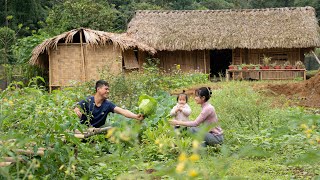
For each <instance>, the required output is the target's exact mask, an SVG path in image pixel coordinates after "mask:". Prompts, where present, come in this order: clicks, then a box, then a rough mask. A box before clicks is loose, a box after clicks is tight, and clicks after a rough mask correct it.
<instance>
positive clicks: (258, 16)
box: [127, 7, 320, 51]
mask: <svg viewBox="0 0 320 180" xmlns="http://www.w3.org/2000/svg"><path fill="white" fill-rule="evenodd" d="M127 32H128V34H129V35H130V36H131V37H133V38H135V39H137V40H138V41H141V42H143V43H145V44H147V45H149V46H151V47H154V48H155V49H157V50H170V51H173V50H195V49H199V50H203V49H233V48H249V49H263V48H307V47H319V46H320V36H319V25H318V22H317V19H316V16H315V10H314V8H312V7H297V8H269V9H244V10H185V11H150V10H146V11H137V12H136V14H135V16H134V17H133V19H132V20H131V22H130V23H129V25H128V31H127Z"/></svg>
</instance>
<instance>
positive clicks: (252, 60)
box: [232, 48, 305, 65]
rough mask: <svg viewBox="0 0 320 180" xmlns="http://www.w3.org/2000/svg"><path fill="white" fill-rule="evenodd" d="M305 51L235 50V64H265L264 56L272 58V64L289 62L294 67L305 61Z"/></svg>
mask: <svg viewBox="0 0 320 180" xmlns="http://www.w3.org/2000/svg"><path fill="white" fill-rule="evenodd" d="M304 51H305V50H304V49H297V48H291V49H279V48H274V49H234V50H233V51H232V63H233V64H263V61H262V59H263V55H266V56H268V57H272V60H271V62H270V63H274V62H275V61H277V62H278V63H280V64H284V63H285V62H286V61H289V62H290V63H291V64H292V65H294V64H295V63H296V62H297V61H302V62H303V61H304Z"/></svg>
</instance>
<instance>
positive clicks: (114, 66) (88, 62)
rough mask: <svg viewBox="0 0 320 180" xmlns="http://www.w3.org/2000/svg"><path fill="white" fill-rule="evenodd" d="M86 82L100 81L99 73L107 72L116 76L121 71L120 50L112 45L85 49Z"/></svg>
mask: <svg viewBox="0 0 320 180" xmlns="http://www.w3.org/2000/svg"><path fill="white" fill-rule="evenodd" d="M85 49H86V51H85V71H86V81H88V80H98V79H100V73H101V72H105V71H107V72H108V73H111V74H114V75H115V74H118V73H120V72H121V71H122V56H121V50H120V49H119V48H116V47H114V46H113V45H107V46H99V47H86V48H85Z"/></svg>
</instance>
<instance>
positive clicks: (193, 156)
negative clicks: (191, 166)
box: [189, 154, 200, 162]
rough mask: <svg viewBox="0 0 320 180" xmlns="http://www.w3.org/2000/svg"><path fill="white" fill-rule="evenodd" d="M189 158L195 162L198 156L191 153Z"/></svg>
mask: <svg viewBox="0 0 320 180" xmlns="http://www.w3.org/2000/svg"><path fill="white" fill-rule="evenodd" d="M189 159H190V161H192V162H195V161H198V160H199V159H200V156H199V155H198V154H192V155H191V156H190V157H189Z"/></svg>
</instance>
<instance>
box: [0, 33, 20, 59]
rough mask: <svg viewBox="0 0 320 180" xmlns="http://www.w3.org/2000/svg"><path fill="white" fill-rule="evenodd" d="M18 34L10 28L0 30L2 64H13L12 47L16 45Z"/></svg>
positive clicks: (0, 57)
mask: <svg viewBox="0 0 320 180" xmlns="http://www.w3.org/2000/svg"><path fill="white" fill-rule="evenodd" d="M15 39H16V33H15V32H14V30H12V29H10V28H8V27H2V28H0V64H7V63H13V61H14V58H13V56H12V49H11V46H12V45H13V44H14V43H15Z"/></svg>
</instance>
